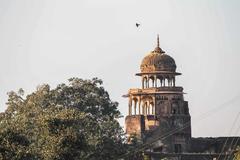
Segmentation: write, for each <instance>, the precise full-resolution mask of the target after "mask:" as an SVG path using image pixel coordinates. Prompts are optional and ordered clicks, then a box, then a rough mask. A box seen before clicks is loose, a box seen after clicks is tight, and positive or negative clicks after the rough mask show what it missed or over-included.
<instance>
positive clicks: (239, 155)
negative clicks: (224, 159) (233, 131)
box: [234, 146, 240, 160]
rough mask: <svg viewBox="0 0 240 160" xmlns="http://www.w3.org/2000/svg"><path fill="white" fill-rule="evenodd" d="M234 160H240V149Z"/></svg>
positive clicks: (239, 148) (238, 148)
mask: <svg viewBox="0 0 240 160" xmlns="http://www.w3.org/2000/svg"><path fill="white" fill-rule="evenodd" d="M234 160H240V147H239V146H238V147H237V151H236V153H235V154H234Z"/></svg>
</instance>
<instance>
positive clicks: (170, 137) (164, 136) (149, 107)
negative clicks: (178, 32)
mask: <svg viewBox="0 0 240 160" xmlns="http://www.w3.org/2000/svg"><path fill="white" fill-rule="evenodd" d="M176 68H177V66H176V64H175V61H174V59H173V58H172V57H170V56H169V55H167V54H166V53H165V52H164V51H163V50H162V49H161V48H160V45H159V36H158V37H157V46H156V48H155V49H154V50H153V51H151V52H150V53H149V54H148V55H147V56H145V57H144V58H143V60H142V63H141V66H140V70H141V72H140V73H137V74H136V75H137V76H139V77H141V83H142V87H141V88H136V89H130V90H129V91H128V94H127V95H126V97H128V99H129V105H128V109H129V113H128V116H127V117H126V118H125V126H126V133H127V135H131V134H135V135H137V137H138V138H139V139H141V140H142V141H143V142H144V143H148V142H153V140H154V143H153V146H152V147H153V149H154V150H156V151H160V152H171V153H172V152H175V153H176V152H177V153H178V152H185V151H187V150H188V149H189V146H190V140H191V117H190V114H189V109H188V102H187V101H185V100H184V96H183V95H184V92H183V87H181V86H176V83H175V80H176V79H175V77H176V76H179V75H181V73H178V72H176Z"/></svg>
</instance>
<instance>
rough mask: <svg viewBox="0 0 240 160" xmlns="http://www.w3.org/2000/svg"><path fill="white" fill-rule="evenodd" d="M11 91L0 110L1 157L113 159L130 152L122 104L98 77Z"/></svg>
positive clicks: (57, 159)
mask: <svg viewBox="0 0 240 160" xmlns="http://www.w3.org/2000/svg"><path fill="white" fill-rule="evenodd" d="M8 95H9V98H8V102H7V109H6V111H5V112H4V113H1V114H0V159H13V160H14V159H43V160H51V159H54V160H61V159H62V160H63V159H73V160H74V159H81V160H84V159H86V160H95V159H97V160H108V159H109V160H110V159H111V160H112V159H118V157H119V156H121V155H124V154H125V153H126V152H127V147H126V146H127V145H126V144H125V143H124V134H123V131H122V128H121V127H120V125H119V123H118V122H117V120H116V118H117V117H119V116H120V112H119V111H118V109H117V106H118V104H117V103H116V102H113V101H111V100H110V98H109V95H108V93H107V91H106V90H105V89H104V88H103V87H102V81H101V80H99V79H97V78H94V79H92V80H83V79H79V78H72V79H70V80H69V83H68V84H60V85H58V86H57V87H56V88H54V89H50V86H49V85H41V86H39V87H38V88H37V90H36V91H34V92H33V93H31V94H29V95H27V96H24V91H23V90H22V89H20V90H19V92H10V93H9V94H8Z"/></svg>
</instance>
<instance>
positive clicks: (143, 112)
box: [142, 102, 145, 115]
mask: <svg viewBox="0 0 240 160" xmlns="http://www.w3.org/2000/svg"><path fill="white" fill-rule="evenodd" d="M144 107H145V102H144V103H143V104H142V114H143V115H145V110H144Z"/></svg>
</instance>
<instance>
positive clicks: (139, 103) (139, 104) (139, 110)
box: [138, 97, 141, 115]
mask: <svg viewBox="0 0 240 160" xmlns="http://www.w3.org/2000/svg"><path fill="white" fill-rule="evenodd" d="M138 114H139V115H140V114H141V98H140V97H138Z"/></svg>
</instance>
